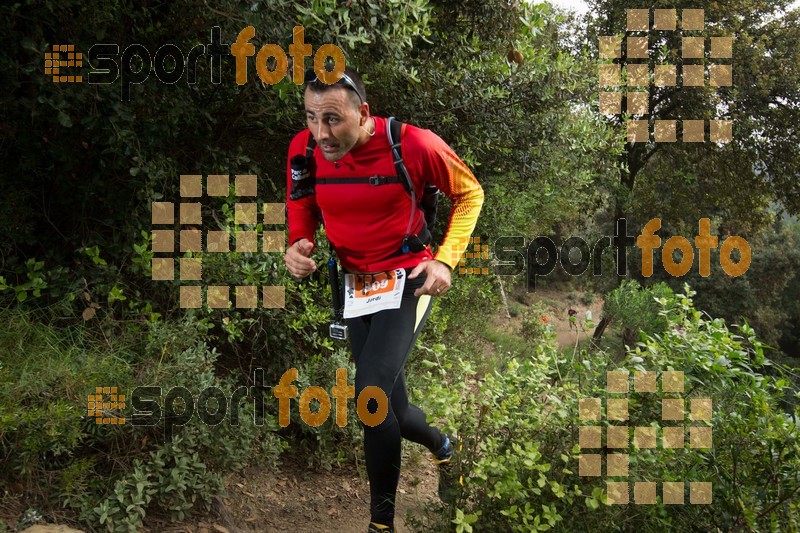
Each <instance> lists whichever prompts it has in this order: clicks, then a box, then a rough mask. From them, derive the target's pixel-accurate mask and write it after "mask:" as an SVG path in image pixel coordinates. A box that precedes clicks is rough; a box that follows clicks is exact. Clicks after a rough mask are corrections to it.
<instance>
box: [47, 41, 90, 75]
mask: <svg viewBox="0 0 800 533" xmlns="http://www.w3.org/2000/svg"><path fill="white" fill-rule="evenodd" d="M82 66H83V54H82V53H81V52H76V51H75V46H74V45H71V44H54V45H52V47H51V49H50V51H49V52H45V53H44V73H45V75H47V76H51V80H52V81H53V83H81V82H82V81H83V76H81V75H80V74H75V71H74V70H70V69H73V68H79V67H82Z"/></svg>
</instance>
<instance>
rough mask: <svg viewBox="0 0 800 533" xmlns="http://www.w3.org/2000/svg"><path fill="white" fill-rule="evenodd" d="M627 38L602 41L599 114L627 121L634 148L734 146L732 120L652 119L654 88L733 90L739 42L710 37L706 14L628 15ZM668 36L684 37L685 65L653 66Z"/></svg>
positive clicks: (639, 12) (649, 11)
mask: <svg viewBox="0 0 800 533" xmlns="http://www.w3.org/2000/svg"><path fill="white" fill-rule="evenodd" d="M625 11H626V16H627V20H626V31H625V34H624V36H623V35H604V36H601V37H600V38H599V41H600V42H599V52H600V60H601V63H600V64H599V65H598V68H599V71H598V75H599V85H600V94H599V99H598V101H599V111H600V113H601V114H603V115H617V116H621V115H623V114H625V115H626V118H625V125H626V130H627V140H628V142H630V143H650V142H656V143H674V142H678V141H682V142H687V143H703V142H714V143H729V142H731V141H732V140H733V121H732V120H729V119H723V118H719V119H710V120H705V119H698V118H696V117H680V120H679V119H678V117H676V119H664V118H658V119H656V118H652V117H649V115H650V114H651V113H652V112H653V92H652V88H653V87H676V88H677V89H680V90H687V91H691V90H704V89H705V88H706V87H709V88H711V89H714V90H716V89H719V88H722V87H732V86H733V65H732V64H731V61H732V58H733V37H731V36H712V37H706V36H704V35H703V32H704V31H705V29H706V25H705V10H703V9H682V10H680V26H679V24H678V10H677V9H675V8H669V9H626V10H625ZM663 32H679V33H680V49H679V50H675V53H676V55H679V56H680V57H681V60H682V64H681V65H675V64H655V65H651V62H650V56H651V51H652V49H653V47H654V45H655V44H656V43H657V42H658V39H659V36H660V35H663Z"/></svg>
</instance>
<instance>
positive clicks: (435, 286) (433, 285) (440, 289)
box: [408, 259, 450, 296]
mask: <svg viewBox="0 0 800 533" xmlns="http://www.w3.org/2000/svg"><path fill="white" fill-rule="evenodd" d="M422 272H425V273H426V274H427V275H428V278H427V279H426V280H425V284H424V285H423V286H422V287H420V288H419V289H417V290H416V291H414V296H421V295H423V294H430V295H431V296H442V295H444V293H446V292H447V290H448V289H449V288H450V267H449V266H447V265H445V264H444V263H442V262H441V261H437V260H436V259H432V260H430V261H423V262H422V263H420V264H418V265H417V267H416V268H415V269H414V270H412V271H411V274H409V275H408V279H414V278H416V277H417V276H419V275H420V274H421V273H422Z"/></svg>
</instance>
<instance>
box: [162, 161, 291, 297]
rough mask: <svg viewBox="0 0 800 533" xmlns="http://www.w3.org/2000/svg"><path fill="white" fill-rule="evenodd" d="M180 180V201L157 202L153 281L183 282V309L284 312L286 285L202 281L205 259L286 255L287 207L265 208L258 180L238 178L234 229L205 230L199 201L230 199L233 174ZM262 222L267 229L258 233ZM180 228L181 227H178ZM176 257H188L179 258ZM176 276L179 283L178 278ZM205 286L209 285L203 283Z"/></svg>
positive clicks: (270, 205)
mask: <svg viewBox="0 0 800 533" xmlns="http://www.w3.org/2000/svg"><path fill="white" fill-rule="evenodd" d="M203 181H204V180H203V176H202V175H195V174H192V175H181V177H180V196H181V200H182V201H181V202H180V203H178V204H177V205H176V204H175V203H173V202H152V204H151V206H152V230H151V236H152V251H153V258H152V265H151V267H152V268H151V277H152V279H153V280H156V281H175V280H177V281H180V283H181V285H180V289H179V290H180V307H181V308H183V309H196V308H200V307H203V305H204V304H205V307H206V308H207V309H228V308H230V307H235V308H237V309H254V308H257V307H258V306H259V298H260V300H261V307H263V308H269V309H282V308H283V307H285V302H286V293H285V287H282V286H254V285H237V286H228V285H217V284H213V283H210V284H208V283H209V280H205V279H204V277H203V255H204V254H217V253H239V252H250V253H259V252H262V253H283V252H284V250H285V244H284V243H285V241H286V233H285V230H284V229H279V228H284V227H285V224H286V215H285V204H282V203H262V204H260V203H259V202H258V201H257V200H256V198H255V197H256V196H257V194H258V183H257V181H258V180H257V176H254V175H236V176H235V178H234V183H233V186H234V196H236V197H237V202H236V203H235V204H234V208H233V213H234V228H233V229H232V230H230V229H224V230H209V229H204V227H203V209H202V204H201V203H200V199H201V198H202V197H203V195H204V193H205V195H206V196H208V197H228V196H229V194H230V192H231V179H230V176H228V175H223V174H211V175H208V176H206V177H205V187H204V183H203ZM259 221H260V222H262V223H263V226H262V227H267V226H269V227H270V229H268V230H264V231H258V230H256V229H254V228H255V227H256V226H257V225H258V224H259ZM176 225H177V228H176ZM176 253H180V254H184V257H175V254H176ZM176 273H177V278H176ZM203 282H206V283H203Z"/></svg>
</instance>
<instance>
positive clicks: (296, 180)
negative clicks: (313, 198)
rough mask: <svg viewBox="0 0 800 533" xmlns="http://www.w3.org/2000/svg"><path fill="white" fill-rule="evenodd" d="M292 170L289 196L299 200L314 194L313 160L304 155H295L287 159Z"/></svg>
mask: <svg viewBox="0 0 800 533" xmlns="http://www.w3.org/2000/svg"><path fill="white" fill-rule="evenodd" d="M289 166H290V168H291V170H292V192H291V194H290V195H289V197H290V198H291V199H292V200H299V199H300V198H305V197H306V196H309V195H311V194H314V192H315V191H314V168H313V167H314V160H313V158H308V157H306V156H304V155H296V156H294V157H293V158H292V159H291V160H290V161H289Z"/></svg>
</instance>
